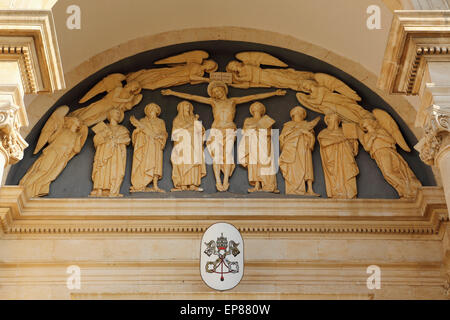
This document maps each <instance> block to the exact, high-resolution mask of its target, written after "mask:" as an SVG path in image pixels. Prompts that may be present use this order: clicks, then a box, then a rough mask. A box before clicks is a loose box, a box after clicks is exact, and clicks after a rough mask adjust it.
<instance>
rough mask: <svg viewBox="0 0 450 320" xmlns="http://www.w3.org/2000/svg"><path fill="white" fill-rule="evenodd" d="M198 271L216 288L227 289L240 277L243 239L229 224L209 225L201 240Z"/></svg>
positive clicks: (241, 272)
mask: <svg viewBox="0 0 450 320" xmlns="http://www.w3.org/2000/svg"><path fill="white" fill-rule="evenodd" d="M201 250H202V251H201V259H200V272H201V275H202V278H203V280H204V281H205V283H206V284H207V285H208V286H210V287H211V288H213V289H216V290H228V289H232V288H233V287H235V286H236V285H237V284H238V283H239V282H240V281H241V279H242V276H243V270H244V269H243V268H244V258H243V255H244V253H243V239H242V236H241V234H240V232H239V231H238V230H237V229H236V228H235V227H234V226H233V225H231V224H228V223H216V224H214V225H212V226H210V227H209V228H208V229H207V230H206V232H205V234H204V235H203V238H202V242H201Z"/></svg>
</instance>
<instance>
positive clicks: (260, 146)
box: [238, 102, 280, 193]
mask: <svg viewBox="0 0 450 320" xmlns="http://www.w3.org/2000/svg"><path fill="white" fill-rule="evenodd" d="M265 113H266V107H265V106H264V105H263V104H262V103H261V102H254V103H253V104H252V105H251V106H250V114H251V115H252V117H250V118H246V119H245V121H244V127H243V132H242V133H243V138H242V140H241V142H240V144H239V150H238V157H239V163H240V164H241V165H242V166H243V167H244V168H247V170H248V182H249V184H250V185H251V186H253V188H251V189H248V192H258V191H263V192H273V193H280V191H279V190H278V189H277V178H276V171H275V168H274V159H273V150H272V132H271V131H272V125H273V124H274V123H275V120H273V119H272V118H270V117H269V116H268V115H265Z"/></svg>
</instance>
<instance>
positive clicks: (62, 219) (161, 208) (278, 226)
mask: <svg viewBox="0 0 450 320" xmlns="http://www.w3.org/2000/svg"><path fill="white" fill-rule="evenodd" d="M0 199H2V200H1V202H0V208H3V210H1V211H0V221H1V226H2V231H3V233H4V234H6V235H8V234H11V235H13V234H27V235H28V234H29V235H31V234H38V235H53V234H55V235H57V234H59V235H63V234H72V235H73V234H80V235H81V234H82V235H86V234H110V235H111V234H152V235H153V234H154V235H157V234H184V235H185V234H201V233H203V232H204V231H205V230H206V228H207V227H208V226H209V225H211V224H212V223H214V222H217V221H224V220H226V221H228V222H230V223H233V224H235V225H236V227H237V228H238V229H239V230H240V231H241V232H243V233H248V234H255V235H256V234H267V233H274V234H278V235H283V234H295V235H298V234H361V233H362V234H374V235H382V236H386V235H408V236H417V235H425V236H436V235H440V234H441V233H442V232H441V229H442V222H445V221H448V214H447V208H446V204H445V198H444V194H443V192H442V189H441V188H438V187H423V188H422V189H421V190H420V191H419V194H418V196H417V198H416V199H415V200H392V199H354V200H334V199H217V198H208V199H204V198H201V199H179V198H178V199H136V198H125V199H42V198H38V199H36V198H33V199H27V198H26V197H25V196H24V192H23V189H22V187H20V186H5V187H3V188H1V189H0ZM278 212H282V213H280V214H279V213H278Z"/></svg>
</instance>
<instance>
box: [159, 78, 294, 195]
mask: <svg viewBox="0 0 450 320" xmlns="http://www.w3.org/2000/svg"><path fill="white" fill-rule="evenodd" d="M161 93H162V94H163V95H172V96H176V97H179V98H182V99H188V100H193V101H197V102H200V103H204V104H208V105H210V106H211V107H212V111H213V117H214V122H213V124H212V126H211V127H212V128H213V129H216V130H217V131H216V133H217V132H219V133H220V134H216V135H215V137H213V139H212V140H209V141H208V150H209V151H210V153H211V156H212V158H213V170H214V177H215V179H216V189H217V191H227V190H228V188H229V178H230V177H231V175H232V174H233V171H234V168H235V164H234V160H233V158H232V154H231V152H232V150H233V149H232V148H233V145H234V140H235V136H236V134H235V131H236V124H235V123H234V117H235V115H236V105H238V104H242V103H247V102H250V101H254V100H260V99H266V98H269V97H273V96H283V95H285V94H286V91H282V90H277V91H273V92H268V93H261V94H254V95H249V96H244V97H232V98H228V96H227V95H228V87H227V85H226V84H225V83H223V82H221V81H212V82H211V83H210V84H209V85H208V95H209V98H208V97H203V96H196V95H192V94H187V93H181V92H175V91H173V90H170V89H166V90H162V91H161ZM218 136H221V137H222V138H221V139H220V138H218ZM220 149H222V151H223V152H222V155H223V156H222V157H218V156H217V154H216V151H217V150H220ZM221 173H223V182H222V179H221Z"/></svg>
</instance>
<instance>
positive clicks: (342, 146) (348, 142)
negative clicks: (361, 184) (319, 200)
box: [317, 113, 359, 199]
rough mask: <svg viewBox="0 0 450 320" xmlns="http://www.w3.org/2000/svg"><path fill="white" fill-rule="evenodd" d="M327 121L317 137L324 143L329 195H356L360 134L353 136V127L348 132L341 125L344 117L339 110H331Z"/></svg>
mask: <svg viewBox="0 0 450 320" xmlns="http://www.w3.org/2000/svg"><path fill="white" fill-rule="evenodd" d="M325 123H326V125H327V128H326V129H323V130H322V131H321V132H320V133H319V135H318V136H317V140H318V141H319V144H320V156H321V158H322V168H323V173H324V176H325V185H326V190H327V196H328V198H334V199H353V198H356V195H357V194H358V190H357V186H356V176H357V175H358V174H359V169H358V165H357V164H356V161H355V156H356V155H357V154H358V140H357V136H356V135H353V136H352V134H351V133H352V130H348V131H349V133H348V134H347V135H346V131H344V129H343V128H342V127H340V126H339V124H340V118H339V116H338V115H337V114H335V113H330V114H327V115H326V116H325ZM355 128H356V127H355ZM353 132H356V131H355V130H353Z"/></svg>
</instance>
